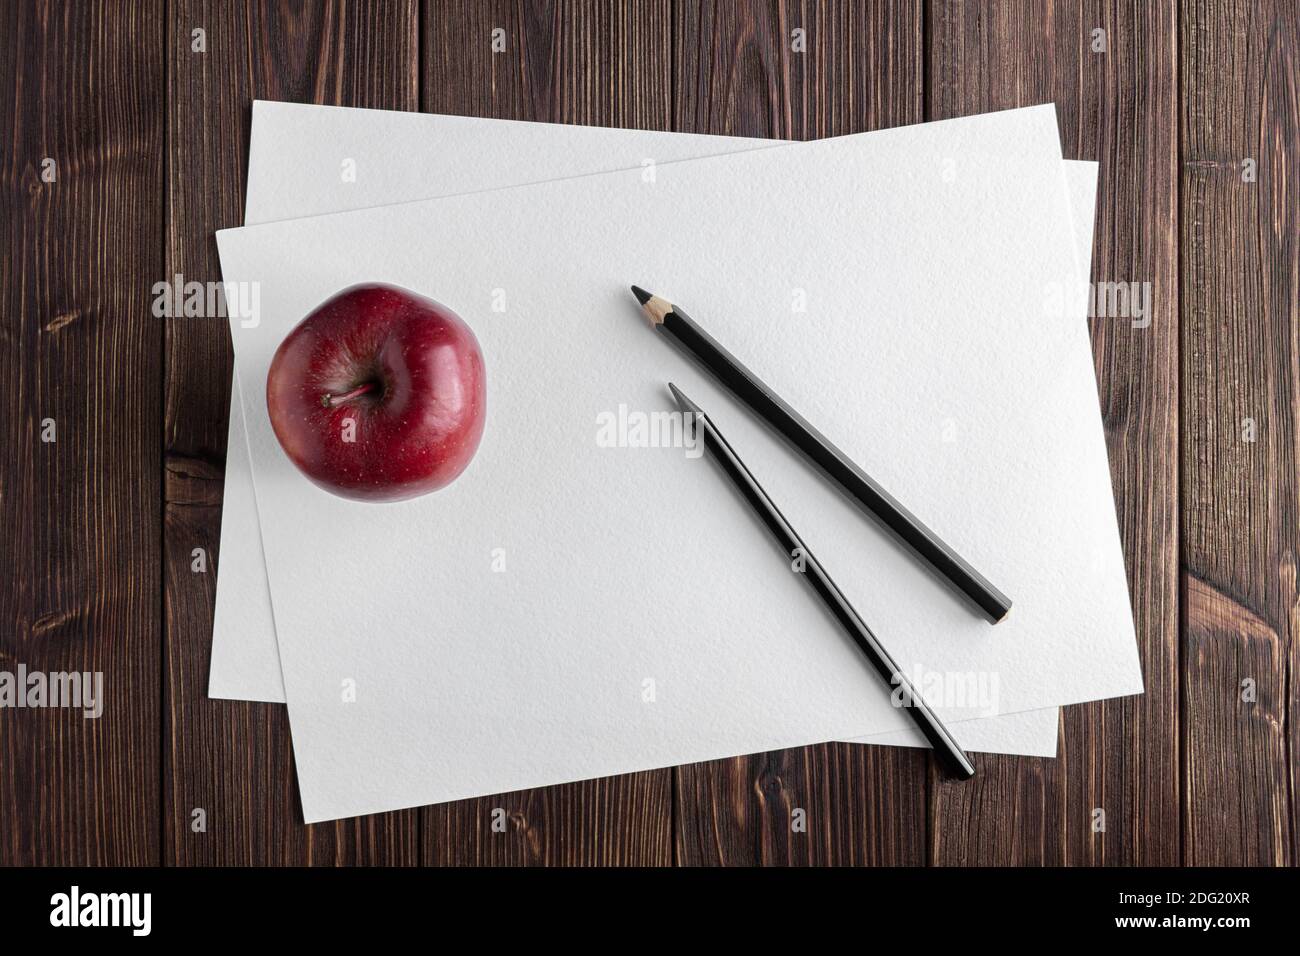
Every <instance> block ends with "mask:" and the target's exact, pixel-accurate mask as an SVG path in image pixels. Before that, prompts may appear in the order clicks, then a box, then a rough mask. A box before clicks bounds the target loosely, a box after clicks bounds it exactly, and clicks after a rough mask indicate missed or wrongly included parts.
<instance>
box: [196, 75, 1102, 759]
mask: <svg viewBox="0 0 1300 956" xmlns="http://www.w3.org/2000/svg"><path fill="white" fill-rule="evenodd" d="M521 144H523V145H524V146H526V147H527V148H526V149H523V150H521V149H520V148H519V146H520V145H521ZM771 145H773V144H772V143H771V142H769V141H766V140H746V139H739V138H729V137H716V136H698V135H692V134H675V133H660V132H643V131H636V130H614V129H604V128H590V127H568V126H557V125H553V124H537V123H522V122H516V121H509V120H483V119H475V118H466V117H445V116H436V115H429V114H419V113H398V112H388V111H379V110H359V109H350V108H337V107H322V106H310V105H302V104H288V103H269V102H261V101H259V102H257V103H255V104H254V107H253V124H252V140H251V147H250V158H249V189H248V201H247V207H246V221H247V222H248V223H250V224H256V223H261V222H269V221H274V220H279V219H288V218H295V211H300V212H301V213H302V214H304V215H306V214H312V215H316V214H322V213H328V212H337V211H343V210H346V209H359V208H366V207H368V206H379V205H388V204H392V203H396V202H401V201H410V200H415V199H421V198H428V197H430V196H432V195H434V193H435V187H436V186H437V185H438V184H440V183H442V184H447V186H446V189H447V191H450V192H453V193H454V192H463V191H472V190H473V189H474V187H484V186H495V187H499V186H502V185H510V184H519V183H522V182H524V181H535V180H536V179H537V178H538V177H539V176H540V177H542V178H547V177H552V178H559V177H561V176H562V175H564V174H579V173H582V172H590V171H599V170H609V169H617V168H629V167H640V168H642V169H645V168H646V167H647V166H648V165H650V164H651V163H657V162H663V161H672V160H674V159H678V158H690V157H692V156H703V155H711V154H714V153H715V152H716V153H721V152H732V151H737V150H740V149H745V148H761V147H765V146H771ZM345 161H350V162H351V163H352V164H353V168H354V169H357V168H359V169H360V170H362V171H363V173H364V175H362V176H360V177H358V178H357V179H356V180H355V181H344V179H343V177H342V176H341V175H340V168H341V166H342V164H343V163H344V162H345ZM1065 165H1066V177H1067V181H1068V183H1069V185H1070V188H1071V195H1072V200H1071V209H1072V213H1074V218H1073V222H1074V233H1075V236H1076V239H1077V241H1078V242H1079V243H1080V244H1081V250H1080V258H1079V262H1080V263H1081V267H1082V269H1083V276H1082V279H1081V281H1082V282H1086V281H1087V265H1088V261H1089V255H1090V250H1091V244H1092V240H1091V236H1092V210H1093V208H1094V204H1095V188H1096V165H1095V164H1093V163H1078V162H1067V163H1066V164H1065ZM219 554H220V556H221V558H222V559H223V563H222V565H221V568H220V570H221V575H220V577H219V581H218V592H217V598H216V608H215V620H214V626H213V646H212V665H211V674H210V683H209V694H210V695H211V696H213V697H224V698H234V699H245V700H263V701H280V702H282V701H283V700H284V690H283V685H282V681H281V676H280V661H279V652H278V648H277V646H276V643H275V634H274V619H273V615H272V609H271V597H270V591H269V588H268V585H267V582H266V570H265V560H264V558H263V553H262V542H261V534H260V530H259V528H258V524H257V514H256V505H255V502H254V496H253V484H252V475H251V471H250V464H249V461H248V450H247V446H246V444H245V440H244V428H243V416H242V411H241V406H240V398H239V392H238V388H235V389H234V390H232V397H231V415H230V439H229V451H228V456H227V465H226V492H225V499H224V518H223V522H222V533H221V550H220V552H219ZM1057 723H1058V718H1057V710H1056V708H1045V709H1043V710H1040V711H1029V712H1025V713H1020V714H1008V715H1004V716H1000V717H987V718H981V719H975V720H968V721H963V722H961V723H959V724H956V725H954V727H953V732H954V734H955V735H956V737H957V738H958V740H959V742H960V743H961V745H962V746H963V747H964V748H965V749H967V750H971V751H983V752H996V753H1014V754H1026V755H1032V756H1049V757H1050V756H1054V755H1055V753H1056V741H1057ZM856 739H857V741H858V742H863V743H874V744H885V745H894V746H916V747H928V746H929V744H928V743H926V742H925V740H924V738H923V737H922V736H921V735H920V733H919V732H917V731H915V730H913V729H910V728H909V729H906V730H902V731H896V732H891V733H886V734H877V735H871V736H867V737H861V738H856Z"/></svg>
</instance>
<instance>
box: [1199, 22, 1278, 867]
mask: <svg viewBox="0 0 1300 956" xmlns="http://www.w3.org/2000/svg"><path fill="white" fill-rule="evenodd" d="M1181 31H1182V43H1181V47H1182V77H1183V97H1182V104H1181V105H1182V128H1183V148H1182V165H1181V173H1182V275H1183V309H1182V312H1183V315H1182V322H1183V326H1182V328H1183V352H1182V368H1183V393H1182V400H1183V409H1184V419H1183V421H1184V424H1183V455H1182V461H1183V489H1184V494H1183V500H1184V510H1183V541H1184V562H1185V568H1184V584H1185V588H1186V595H1185V602H1186V603H1185V608H1186V610H1185V625H1186V630H1185V636H1184V641H1185V648H1186V650H1185V657H1184V667H1183V683H1184V688H1185V694H1186V700H1185V706H1184V721H1183V725H1182V732H1183V741H1184V747H1185V750H1186V763H1185V774H1184V781H1183V783H1184V788H1185V789H1184V800H1185V803H1186V815H1185V819H1184V837H1185V851H1186V852H1185V860H1184V862H1185V863H1186V864H1188V865H1197V866H1204V865H1216V864H1218V865H1241V864H1263V865H1268V864H1274V865H1277V864H1282V865H1289V864H1294V863H1295V862H1296V859H1297V843H1296V841H1297V834H1296V831H1295V813H1296V805H1295V802H1294V801H1295V784H1296V780H1295V767H1296V758H1297V756H1298V755H1300V750H1298V749H1297V747H1298V745H1297V742H1296V734H1295V732H1294V729H1293V728H1292V729H1290V732H1289V733H1288V728H1289V726H1290V725H1289V717H1290V716H1291V715H1294V714H1295V713H1296V702H1297V699H1298V698H1297V696H1296V695H1297V691H1296V677H1297V663H1300V649H1298V648H1297V641H1298V640H1300V593H1297V588H1296V560H1297V548H1298V547H1300V478H1298V477H1297V468H1298V467H1300V421H1298V419H1300V368H1298V365H1300V341H1297V318H1298V316H1300V309H1298V307H1297V300H1298V297H1300V208H1298V206H1300V204H1298V203H1297V196H1296V192H1295V189H1296V181H1297V179H1296V177H1297V168H1296V161H1297V157H1300V5H1297V4H1296V3H1294V2H1272V0H1270V2H1265V3H1260V4H1249V5H1246V4H1241V3H1232V2H1225V0H1198V2H1189V3H1185V4H1184V6H1183V10H1182V24H1181ZM1247 161H1251V162H1253V164H1254V168H1253V169H1250V168H1248V167H1247V166H1246V165H1245V164H1246V163H1247ZM1246 682H1249V683H1248V684H1247V683H1246ZM1288 738H1289V739H1288Z"/></svg>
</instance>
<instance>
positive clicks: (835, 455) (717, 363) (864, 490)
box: [632, 286, 1011, 624]
mask: <svg viewBox="0 0 1300 956" xmlns="http://www.w3.org/2000/svg"><path fill="white" fill-rule="evenodd" d="M632 293H633V294H634V295H635V296H636V298H637V301H638V302H640V303H641V308H642V309H643V310H644V311H645V314H646V315H647V316H648V317H649V319H650V324H651V325H652V326H654V327H655V328H657V329H658V330H659V331H660V332H662V333H666V334H668V335H670V336H671V337H672V338H673V339H674V340H675V341H676V342H677V343H678V344H680V345H681V346H682V347H683V348H684V349H685V350H686V352H687V354H689V355H690V356H692V357H693V358H695V359H696V361H698V362H699V363H700V364H701V365H703V366H704V368H705V369H707V370H708V371H709V372H710V373H711V374H712V375H713V376H714V377H715V378H717V379H718V381H719V382H721V383H722V384H723V385H724V386H725V387H726V388H727V389H728V390H730V391H731V393H732V394H734V395H735V396H736V397H737V398H739V399H740V400H741V401H742V402H744V403H745V404H746V405H748V406H749V407H750V408H751V409H753V410H754V412H755V413H756V414H757V415H758V416H759V417H760V418H761V419H763V420H764V421H765V422H767V424H768V425H769V426H770V427H771V428H772V429H773V430H774V431H776V433H777V434H778V435H780V436H781V437H782V438H784V439H785V440H786V441H788V442H789V443H790V444H791V445H793V446H794V447H795V448H796V449H798V450H799V451H800V452H802V453H803V454H804V455H805V456H806V457H807V458H808V459H809V460H810V461H811V462H812V463H813V464H814V465H816V466H817V467H818V468H820V469H821V470H822V471H823V472H824V473H825V474H826V475H827V477H829V478H830V479H831V480H832V481H834V482H835V483H836V484H838V485H839V486H840V487H841V488H843V489H844V491H845V492H847V493H848V494H849V496H850V497H852V498H853V499H855V500H856V501H857V502H858V503H859V504H860V505H862V507H863V508H865V509H866V510H867V511H868V512H869V513H870V514H872V515H874V516H875V517H876V518H877V519H878V520H879V521H880V523H881V524H883V525H884V526H885V527H886V528H888V529H889V530H890V531H892V532H893V533H894V534H895V535H897V537H898V538H899V539H900V540H901V541H903V542H904V543H905V544H907V545H908V546H909V547H910V548H911V549H912V550H913V551H915V552H916V553H917V554H918V555H920V556H921V558H922V559H924V560H925V561H926V562H927V563H929V565H930V566H931V567H932V568H934V570H935V571H936V572H938V574H939V575H940V576H941V577H943V578H944V579H946V580H947V581H948V582H949V583H951V584H952V586H953V587H954V588H956V589H957V591H959V592H960V593H961V594H963V595H965V596H966V597H967V598H969V599H970V600H971V601H972V602H973V603H974V604H975V605H976V606H978V607H979V608H980V610H982V611H983V612H984V613H985V614H986V615H987V616H988V617H989V619H990V620H991V621H992V622H993V623H995V624H996V623H997V622H998V621H1000V620H1002V619H1003V618H1004V617H1006V615H1007V612H1008V611H1010V610H1011V599H1010V598H1008V597H1007V596H1006V595H1005V594H1003V593H1002V592H1001V591H999V590H998V589H997V588H995V587H994V586H993V585H992V584H991V583H989V581H988V580H987V579H986V578H985V577H984V576H983V575H982V574H980V573H979V572H978V571H976V570H975V569H974V568H973V567H971V565H970V564H969V563H968V562H967V561H966V560H965V559H964V558H963V557H962V556H961V555H959V554H958V553H957V552H956V551H954V550H953V549H952V548H951V547H949V546H948V545H947V544H945V543H944V542H943V540H941V539H940V538H939V536H938V535H936V534H935V533H934V532H933V531H931V530H930V529H929V528H927V527H926V526H925V525H924V524H923V523H922V522H921V520H920V519H919V518H917V517H916V516H915V515H914V514H912V513H911V512H910V511H908V510H907V509H906V508H904V507H903V506H902V505H901V504H900V503H899V502H898V500H897V499H895V498H894V497H893V496H892V495H890V494H889V492H887V491H885V489H884V488H882V487H881V486H880V485H879V484H877V483H876V482H875V480H873V479H872V478H871V477H870V476H869V475H868V474H867V473H866V472H865V471H863V470H862V469H861V468H859V467H858V465H856V464H855V463H854V462H853V461H852V460H851V459H850V458H849V457H848V456H847V455H846V454H844V452H842V451H840V450H839V449H838V448H836V447H835V445H834V444H832V443H831V441H830V439H828V438H827V437H826V436H825V435H823V434H822V433H821V432H819V431H818V430H817V429H816V428H814V427H813V426H812V425H811V424H809V422H808V421H807V420H806V419H805V418H804V417H803V416H802V415H800V414H799V413H798V412H796V411H795V410H794V409H793V408H791V407H790V406H789V405H787V404H786V403H785V401H784V400H783V399H782V398H781V397H780V396H779V395H777V394H776V393H775V392H774V391H772V390H771V389H770V388H768V387H767V386H766V385H765V384H763V382H762V381H760V380H759V378H758V377H757V376H756V375H754V373H753V372H751V371H750V370H749V369H747V368H745V366H744V365H742V364H741V363H740V361H739V360H738V359H737V358H736V357H735V356H734V355H732V354H731V353H730V352H728V351H727V350H726V349H725V348H723V347H722V346H721V345H720V344H718V342H717V341H716V340H715V339H714V338H713V337H712V336H710V335H709V334H708V333H707V332H705V331H704V330H703V329H702V328H700V327H699V326H698V325H696V324H695V321H694V320H693V319H692V318H691V317H690V316H689V315H687V314H686V313H685V312H683V311H682V310H681V309H680V308H678V307H677V306H676V305H673V304H672V303H671V302H669V301H667V300H666V299H662V298H660V297H659V296H657V295H653V294H651V293H649V292H646V291H645V290H644V289H642V288H640V287H638V286H632Z"/></svg>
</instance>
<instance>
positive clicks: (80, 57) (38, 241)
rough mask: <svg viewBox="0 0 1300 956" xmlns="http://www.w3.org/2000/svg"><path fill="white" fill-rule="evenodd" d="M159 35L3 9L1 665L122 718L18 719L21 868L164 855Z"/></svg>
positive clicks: (4, 821)
mask: <svg viewBox="0 0 1300 956" xmlns="http://www.w3.org/2000/svg"><path fill="white" fill-rule="evenodd" d="M161 24H162V3H161V2H152V3H151V2H145V3H139V4H136V5H134V6H131V7H127V8H123V9H117V10H110V9H108V8H106V7H104V6H101V5H99V4H63V3H22V4H16V3H7V4H3V5H0V59H2V60H3V68H2V69H0V73H3V75H4V76H6V77H11V78H13V81H12V84H11V85H10V87H9V88H8V89H7V90H6V91H5V95H4V97H3V99H2V102H3V105H2V106H0V109H2V110H3V115H2V116H0V123H2V125H3V128H4V130H5V136H4V145H3V147H0V148H2V149H3V175H4V185H5V190H4V198H3V200H2V203H3V211H2V213H0V222H2V223H3V226H0V229H3V234H4V236H5V239H6V241H5V253H4V255H3V256H0V303H2V305H0V349H2V350H3V359H2V364H3V369H4V370H3V371H2V372H0V429H3V435H4V452H3V453H2V454H0V527H3V542H2V543H0V670H4V671H9V672H15V671H17V670H18V668H19V666H20V665H25V666H26V667H27V668H28V670H29V671H40V672H46V673H51V672H70V671H76V672H96V671H98V672H102V675H103V703H104V707H103V713H102V715H101V716H100V717H98V719H86V718H85V717H84V716H83V711H82V710H81V709H49V708H47V709H40V710H8V709H6V710H4V711H2V712H0V864H4V865H13V864H28V865H33V864H36V865H51V864H65V865H66V864H73V865H95V864H120V865H145V864H153V863H157V862H158V860H159V840H158V816H159V775H158V766H159V763H158V741H159V729H160V716H159V704H158V676H159V675H158V659H159V644H160V631H161V623H160V619H161V611H160V606H159V594H160V593H161V588H160V571H159V557H158V540H159V537H160V535H161V521H162V519H161V500H162V493H161V488H160V475H161V473H162V462H161V456H160V454H159V450H158V447H159V446H158V434H159V431H160V428H161V420H160V415H159V403H158V396H159V394H160V391H161V375H160V372H159V362H158V358H159V355H160V353H161V346H162V326H161V324H160V323H159V322H158V321H157V320H156V319H153V318H152V317H150V315H149V310H148V302H149V286H150V283H151V282H152V281H153V280H154V278H155V277H156V276H157V275H158V274H159V273H160V272H161V269H162V255H161V245H160V241H159V237H160V236H161V234H162V213H161V205H160V201H159V200H160V196H159V190H160V183H161V181H162V157H163V83H162V77H163V60H162V46H161ZM47 159H49V160H52V161H53V162H54V163H56V164H57V165H56V167H54V168H53V170H52V171H53V173H54V178H53V180H52V181H47V180H46V179H45V178H43V174H44V173H46V172H47V169H48V167H46V165H45V161H46V160H47ZM47 421H48V422H50V423H52V426H51V427H53V428H54V429H55V431H54V432H53V436H54V438H55V440H54V441H52V442H46V441H43V440H42V436H43V434H49V433H48V432H46V427H47V426H46V424H44V423H46V422H47Z"/></svg>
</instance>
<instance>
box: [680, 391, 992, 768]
mask: <svg viewBox="0 0 1300 956" xmlns="http://www.w3.org/2000/svg"><path fill="white" fill-rule="evenodd" d="M695 414H696V422H695V426H696V427H697V428H699V429H700V430H701V434H702V436H703V438H704V445H705V447H706V448H708V449H709V452H710V454H711V455H712V456H713V458H714V459H715V460H716V461H717V462H718V464H719V465H720V466H721V468H722V469H723V471H724V472H725V473H726V475H727V477H728V478H729V479H730V480H731V482H732V484H734V485H735V486H736V488H737V489H739V491H740V493H741V494H742V495H744V496H745V499H746V500H747V501H748V503H749V505H750V507H751V508H752V509H753V510H754V512H755V514H757V515H758V516H759V518H760V519H761V520H762V521H763V524H764V525H766V526H767V529H768V531H769V532H771V534H772V536H773V537H774V538H775V539H776V540H777V541H778V542H779V543H780V545H781V547H782V548H783V549H784V550H785V552H786V554H788V555H789V556H790V557H791V560H792V569H793V565H794V563H795V561H796V560H798V563H799V564H800V565H801V570H800V571H798V572H797V573H801V574H803V575H804V576H805V577H806V579H807V580H808V583H809V584H810V585H811V586H812V588H813V590H815V591H816V592H817V593H818V594H819V595H820V596H821V598H822V601H823V603H825V604H826V606H827V607H828V608H829V609H830V611H831V613H832V614H833V615H834V616H835V618H836V620H838V621H839V623H840V626H841V627H843V628H844V630H845V632H846V633H847V634H848V635H849V637H850V638H851V639H852V640H853V642H854V644H856V645H857V647H858V649H859V650H860V651H861V652H862V654H863V655H864V656H865V657H866V658H867V660H868V661H869V662H870V663H871V666H872V667H873V668H874V669H875V671H876V673H878V674H879V675H880V677H881V678H882V679H883V680H884V681H885V683H886V684H888V685H889V686H890V688H891V692H890V697H891V700H893V699H894V697H895V694H894V692H893V690H892V688H894V687H897V688H899V689H900V691H901V695H900V696H901V698H902V704H901V706H903V707H906V708H908V709H909V710H910V711H911V715H910V716H911V717H912V719H913V721H914V722H915V723H916V725H917V727H918V728H919V729H920V731H921V733H922V734H924V735H925V738H926V740H928V741H929V742H930V746H932V747H933V748H934V751H935V753H936V754H938V755H939V757H940V758H941V759H942V760H943V762H944V763H945V764H946V765H947V767H948V769H949V770H950V771H951V772H952V773H954V774H956V775H957V776H959V777H962V778H963V779H968V778H970V777H972V776H974V775H975V767H974V765H973V764H971V762H970V759H969V758H968V757H967V756H966V754H965V753H963V752H962V749H961V747H960V746H959V745H958V743H957V741H956V740H955V739H954V738H953V736H952V735H951V734H950V733H949V732H948V729H947V728H946V727H945V726H944V725H943V723H942V722H941V721H940V720H939V718H938V717H937V716H936V715H935V713H934V712H933V711H932V710H931V709H930V707H929V705H928V704H926V703H925V701H924V700H923V699H922V698H921V695H920V693H919V691H917V689H916V687H915V686H914V685H913V684H912V682H911V681H909V680H908V679H907V676H906V675H905V674H904V673H903V671H902V669H901V668H900V667H899V666H898V664H897V663H896V662H895V661H894V659H893V657H892V656H890V654H889V651H887V650H886V649H885V647H884V645H883V644H881V643H880V641H879V640H878V639H877V638H876V635H875V634H874V633H872V631H871V628H869V627H868V626H867V623H866V622H865V621H864V620H862V617H861V616H860V615H859V614H858V612H857V611H856V610H855V609H854V607H853V605H852V604H850V603H849V600H848V598H846V597H845V596H844V592H842V591H841V590H840V589H839V586H838V585H837V584H836V583H835V581H834V580H833V579H832V578H831V576H830V574H829V573H827V571H826V569H825V568H824V567H822V564H821V562H820V561H818V560H817V558H816V556H815V555H813V553H812V552H811V551H810V550H809V549H808V546H807V545H805V544H804V542H803V539H801V538H800V537H799V534H798V532H796V531H795V530H794V527H793V526H792V525H791V524H790V522H788V521H787V520H786V519H785V516H784V515H783V514H781V510H780V509H779V508H777V506H776V503H775V502H774V501H772V499H771V498H769V497H768V495H767V492H765V491H764V490H763V488H762V486H761V485H760V484H759V483H758V480H757V479H755V478H754V476H753V475H752V474H751V473H750V471H749V469H748V468H746V467H745V464H744V462H742V461H741V460H740V457H739V456H738V455H737V454H736V453H735V452H734V451H733V450H732V448H731V446H730V445H729V444H728V443H727V440H726V439H725V438H723V437H722V433H721V432H719V431H718V430H717V429H716V428H715V427H714V426H713V423H712V422H710V421H709V419H708V417H707V416H704V415H703V414H701V413H699V412H696V413H695Z"/></svg>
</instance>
